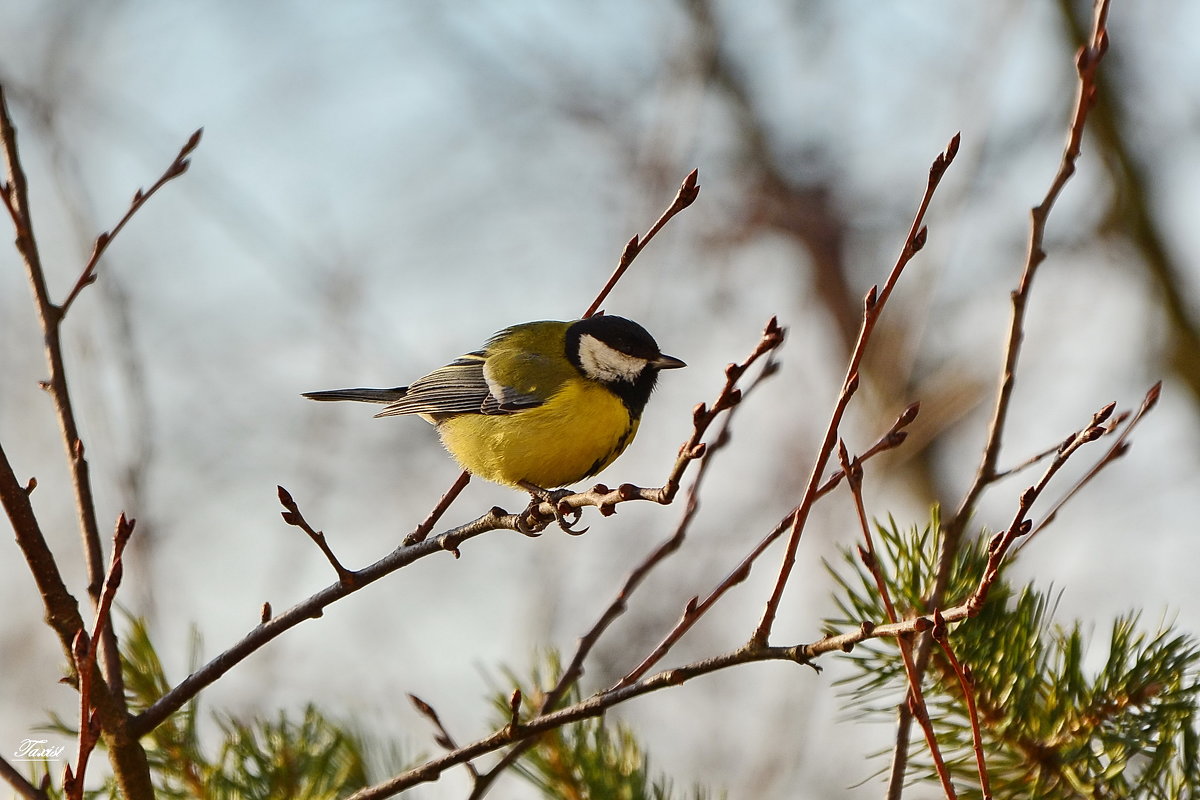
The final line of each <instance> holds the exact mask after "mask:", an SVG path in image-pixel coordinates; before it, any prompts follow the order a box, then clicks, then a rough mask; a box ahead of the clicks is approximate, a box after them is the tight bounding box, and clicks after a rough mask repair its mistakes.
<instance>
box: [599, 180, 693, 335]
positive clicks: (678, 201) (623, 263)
mask: <svg viewBox="0 0 1200 800" xmlns="http://www.w3.org/2000/svg"><path fill="white" fill-rule="evenodd" d="M699 175H700V171H699V170H696V169H694V170H692V171H691V172H689V173H688V176H687V177H686V178H684V179H683V183H682V184H680V186H679V191H678V192H677V193H676V194H675V199H674V200H672V201H671V205H670V206H668V207H667V210H666V211H664V212H663V213H662V216H660V217H659V218H658V221H657V222H655V223H654V224H653V225H651V226H650V230H648V231H646V235H645V236H643V237H642V238H640V239H639V238H638V237H637V235H636V234H635V235H634V237H633V238H632V239H630V240H629V243H628V244H626V245H625V250H624V252H622V253H621V260H620V261H618V262H617V268H616V269H615V270H613V274H612V276H611V277H609V279H608V283H606V284H604V288H603V289H601V290H600V294H598V295H596V299H595V300H593V301H592V304H591V305H590V306H588V308H587V311H585V312H583V319H587V318H588V317H590V316H592V315H593V314H595V313H596V312H597V311H598V310H599V309H600V306H601V305H602V304H603V303H604V301H605V299H607V298H608V294H609V292H611V291H612V290H613V287H614V286H616V285H617V281H619V280H621V276H622V275H624V274H625V270H627V269H629V265H630V264H632V263H633V260H634V259H635V258H637V257H638V254H639V253H641V252H642V250H644V249H645V247H646V245H648V244H650V240H651V239H653V238H654V236H655V234H657V233H658V232H659V231H660V230H662V229H663V227H664V226H665V225H666V224H667V223H668V222H670V221H671V218H672V217H674V216H675V215H676V214H678V213H679V212H680V211H683V210H684V209H685V208H687V207H688V206H690V205H691V204H692V203H694V202H695V201H696V198H697V197H699V196H700V184H699V183H697V182H696V181H697V178H698V177H699Z"/></svg>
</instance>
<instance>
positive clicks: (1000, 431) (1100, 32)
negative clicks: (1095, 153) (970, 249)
mask: <svg viewBox="0 0 1200 800" xmlns="http://www.w3.org/2000/svg"><path fill="white" fill-rule="evenodd" d="M1108 5H1109V0H1097V2H1096V11H1095V22H1094V27H1093V29H1092V35H1091V39H1090V42H1089V43H1088V44H1087V45H1086V46H1084V47H1081V48H1080V49H1079V52H1078V54H1077V55H1076V58H1075V65H1076V71H1077V72H1078V74H1079V88H1078V92H1077V94H1076V96H1075V107H1074V111H1073V112H1072V115H1071V123H1070V126H1069V127H1068V129H1067V142H1066V145H1065V146H1064V148H1063V154H1062V158H1061V159H1060V161H1059V164H1058V171H1057V172H1056V173H1055V175H1054V179H1053V180H1052V181H1051V183H1050V188H1049V189H1047V190H1046V194H1045V196H1044V197H1043V198H1042V202H1041V203H1039V204H1038V205H1037V206H1035V207H1034V208H1033V209H1032V210H1031V212H1030V226H1029V243H1028V246H1027V248H1026V254H1025V266H1024V269H1023V270H1022V272H1021V279H1020V281H1019V282H1018V284H1017V288H1016V289H1015V290H1014V291H1013V293H1012V321H1011V323H1010V324H1009V331H1008V344H1007V346H1006V348H1005V352H1004V365H1003V367H1002V370H1003V371H1002V373H1001V379H1000V388H999V391H998V393H997V395H996V405H995V408H994V409H993V412H992V420H991V423H990V425H989V426H988V433H987V438H986V441H985V444H984V448H983V457H982V460H981V462H980V464H979V469H978V471H977V472H976V474H975V480H974V482H973V483H972V484H971V486H970V488H969V489H968V490H967V493H966V495H965V496H964V497H963V500H962V503H961V505H960V506H959V509H958V511H957V512H956V513H955V515H954V517H953V518H952V519H951V520H950V522H949V523H947V525H946V531H945V533H946V535H945V538H944V539H943V552H953V551H955V550H957V548H958V539H959V537H960V536H961V535H962V531H963V529H964V528H965V527H966V524H967V520H968V519H969V518H970V516H971V514H972V512H973V511H974V510H975V506H976V505H977V504H978V502H979V497H980V495H982V494H983V490H984V489H986V488H987V486H988V485H989V484H990V483H992V482H994V481H995V480H996V478H997V475H998V473H997V471H996V463H997V461H998V459H999V457H1000V444H1001V441H1002V439H1003V438H1004V426H1005V424H1006V423H1007V420H1008V410H1009V406H1010V404H1011V402H1012V393H1013V387H1014V385H1015V383H1016V371H1017V362H1018V361H1019V360H1020V357H1021V344H1022V342H1023V341H1024V339H1025V312H1026V309H1027V307H1028V301H1029V292H1030V289H1031V288H1032V285H1033V279H1034V276H1035V275H1036V274H1037V271H1038V267H1039V266H1041V264H1042V262H1043V261H1045V259H1046V251H1045V250H1044V249H1043V242H1044V241H1045V238H1046V224H1047V222H1048V221H1049V218H1050V212H1051V210H1052V209H1053V208H1054V204H1055V203H1056V202H1057V201H1058V197H1059V195H1061V194H1062V191H1063V188H1064V187H1065V186H1066V185H1067V181H1068V180H1070V179H1071V176H1072V175H1074V174H1075V165H1076V162H1077V161H1078V160H1079V155H1080V147H1081V144H1082V142H1083V130H1084V124H1085V123H1086V122H1087V116H1088V111H1089V110H1090V109H1091V107H1092V103H1093V102H1094V100H1095V95H1096V71H1097V69H1098V68H1099V66H1100V61H1101V60H1102V59H1103V57H1104V54H1105V53H1106V52H1107V51H1108V30H1107V28H1106V22H1107V19H1108Z"/></svg>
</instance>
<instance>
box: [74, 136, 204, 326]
mask: <svg viewBox="0 0 1200 800" xmlns="http://www.w3.org/2000/svg"><path fill="white" fill-rule="evenodd" d="M203 134H204V128H197V129H196V131H195V133H193V134H192V135H191V136H190V137H189V138H188V140H187V142H185V143H184V145H183V147H181V148H180V149H179V153H178V154H177V155H176V156H175V160H174V161H172V162H171V164H170V166H168V167H167V169H166V170H165V171H164V172H163V174H162V175H160V176H159V178H158V180H156V181H155V182H154V183H153V184H152V185H151V186H150V188H149V189H147V190H142V189H138V190H137V191H136V192H134V193H133V199H132V200H131V201H130V202H129V208H128V209H127V210H126V211H125V214H124V215H123V216H122V217H121V219H120V220H118V221H117V224H116V225H114V226H113V228H112V230H110V231H104V232H102V233H101V234H100V235H99V236H97V237H96V241H95V243H94V244H93V245H92V254H91V256H90V257H89V258H88V261H87V264H85V265H84V267H83V272H81V273H80V274H79V279H78V280H76V281H75V286H74V287H72V289H71V292H70V294H68V295H67V299H66V300H64V301H63V302H62V305H61V306H59V310H58V316H59V319H60V320H61V319H62V317H65V316H66V315H67V311H68V310H69V309H70V308H71V305H72V304H73V303H74V302H75V299H76V298H77V297H79V293H80V292H82V291H83V289H84V287H86V286H90V285H92V284H93V283H95V282H96V264H97V263H99V261H100V256H102V255H104V251H105V250H107V249H108V246H109V245H110V244H112V240H113V239H115V238H117V234H119V233H120V232H121V229H123V228H124V227H125V224H126V223H127V222H129V220H131V219H133V215H134V214H136V213H137V212H138V211H139V210H140V209H141V207H142V206H144V205H145V204H146V201H148V200H149V199H150V198H151V197H153V196H154V195H155V194H156V193H157V192H158V190H159V189H161V188H162V187H164V186H166V185H167V184H168V183H170V182H171V181H172V180H174V179H175V178H178V177H179V176H180V175H182V174H183V173H185V172H187V170H188V167H190V166H191V164H192V162H191V158H190V156H191V155H192V153H193V152H194V151H195V150H196V148H197V147H198V146H199V145H200V137H201V136H202V135H203Z"/></svg>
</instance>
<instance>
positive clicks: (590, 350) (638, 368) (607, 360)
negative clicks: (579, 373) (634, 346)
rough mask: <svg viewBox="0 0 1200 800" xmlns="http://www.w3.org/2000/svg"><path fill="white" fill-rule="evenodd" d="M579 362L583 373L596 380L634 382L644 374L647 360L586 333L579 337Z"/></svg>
mask: <svg viewBox="0 0 1200 800" xmlns="http://www.w3.org/2000/svg"><path fill="white" fill-rule="evenodd" d="M579 364H580V366H582V367H583V374H584V375H587V376H588V377H589V378H592V379H594V380H598V381H605V382H610V383H611V382H613V381H627V382H629V383H633V382H634V381H635V380H636V379H637V376H638V375H641V374H642V370H644V369H645V368H646V364H647V362H646V360H645V359H642V358H638V357H637V356H631V355H629V354H628V353H622V352H621V351H620V350H614V349H613V348H612V347H609V346H608V345H606V344H605V343H604V342H602V341H600V340H599V339H597V338H596V337H595V336H592V335H591V334H587V333H585V334H584V335H583V336H580V337H579Z"/></svg>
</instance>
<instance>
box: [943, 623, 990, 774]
mask: <svg viewBox="0 0 1200 800" xmlns="http://www.w3.org/2000/svg"><path fill="white" fill-rule="evenodd" d="M930 634H931V636H932V638H933V640H934V641H935V642H937V644H938V646H939V647H941V648H942V652H943V653H945V654H946V660H947V661H949V662H950V666H951V668H952V669H953V670H954V674H955V675H956V676H957V677H958V685H959V688H960V689H962V693H963V700H964V701H965V702H966V705H967V718H968V719H969V720H970V721H971V744H972V746H973V747H974V749H975V767H976V769H977V770H978V771H979V786H980V789H981V790H982V793H983V797H985V798H990V797H991V796H992V788H991V786H990V785H989V782H988V771H987V762H986V761H985V760H984V758H983V733H982V732H981V731H980V729H979V710H978V709H977V708H976V705H975V679H974V678H973V677H972V676H971V669H970V667H965V666H963V665H962V664H961V663H960V662H959V660H958V657H957V656H955V655H954V648H952V647H951V646H950V636H949V632H948V631H947V629H946V621H945V620H944V619H942V615H941V614H939V613H938V612H937V611H934V612H933V629H932V630H931V631H930Z"/></svg>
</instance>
